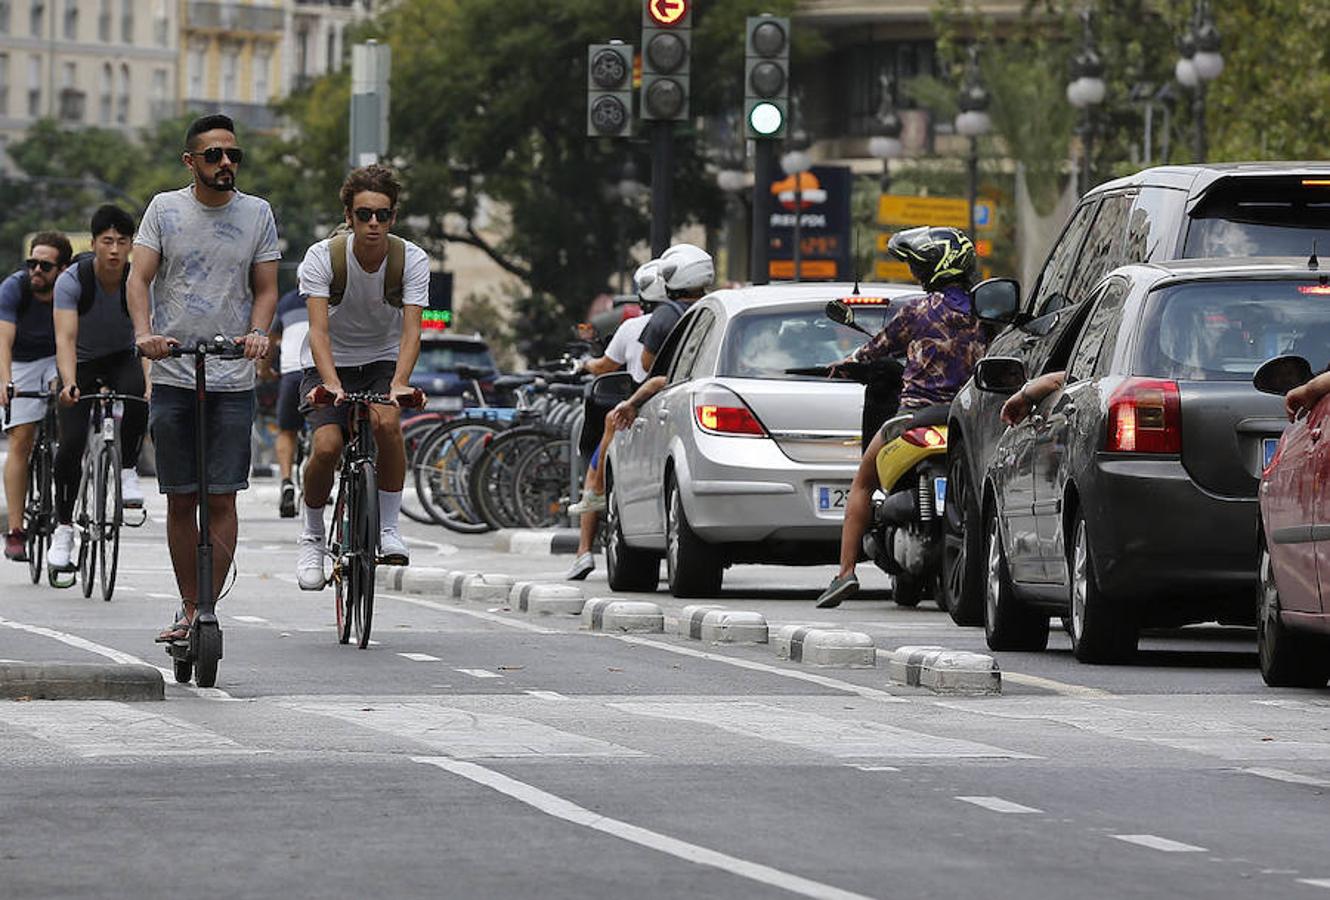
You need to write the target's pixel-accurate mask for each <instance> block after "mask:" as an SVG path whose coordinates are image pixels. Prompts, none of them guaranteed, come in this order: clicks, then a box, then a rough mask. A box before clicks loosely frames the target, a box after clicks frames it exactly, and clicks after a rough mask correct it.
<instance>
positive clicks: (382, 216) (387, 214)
mask: <svg viewBox="0 0 1330 900" xmlns="http://www.w3.org/2000/svg"><path fill="white" fill-rule="evenodd" d="M392 217H393V208H392V207H391V206H385V207H384V208H383V209H370V208H368V207H365V206H361V207H359V208H357V209H356V218H357V219H359V220H360V221H362V222H368V221H369V220H370V219H378V220H379V221H380V222H384V223H387V221H388V220H389V219H391V218H392Z"/></svg>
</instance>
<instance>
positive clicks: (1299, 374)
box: [1251, 356, 1312, 397]
mask: <svg viewBox="0 0 1330 900" xmlns="http://www.w3.org/2000/svg"><path fill="white" fill-rule="evenodd" d="M1311 380H1312V364H1311V363H1309V362H1307V360H1305V359H1303V358H1302V357H1301V356H1276V357H1275V358H1274V359H1267V360H1266V361H1265V362H1263V363H1261V367H1260V368H1259V369H1257V370H1256V373H1255V374H1254V375H1252V377H1251V383H1252V384H1253V385H1254V386H1255V388H1256V390H1258V391H1260V392H1261V393H1263V394H1276V395H1278V396H1280V397H1282V396H1284V395H1285V394H1287V393H1288V392H1289V391H1291V390H1293V389H1294V388H1295V387H1301V386H1302V385H1304V384H1306V383H1307V382H1309V381H1311Z"/></svg>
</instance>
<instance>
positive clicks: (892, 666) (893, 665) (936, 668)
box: [887, 647, 1002, 694]
mask: <svg viewBox="0 0 1330 900" xmlns="http://www.w3.org/2000/svg"><path fill="white" fill-rule="evenodd" d="M887 668H888V673H889V675H890V678H891V680H892V681H896V682H899V683H901V684H905V685H908V686H910V687H923V688H927V689H929V690H930V691H932V692H933V693H935V694H1000V693H1002V670H1001V669H1000V668H999V667H998V663H997V660H995V659H994V658H993V657H991V656H989V655H987V654H985V653H971V652H969V651H965V650H944V649H942V648H940V647H900V648H898V649H897V650H895V651H894V652H892V654H891V659H890V662H889V663H888V667H887Z"/></svg>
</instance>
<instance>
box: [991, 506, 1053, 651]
mask: <svg viewBox="0 0 1330 900" xmlns="http://www.w3.org/2000/svg"><path fill="white" fill-rule="evenodd" d="M983 547H984V560H985V567H984V568H985V572H984V576H985V577H984V637H985V639H986V640H987V641H988V649H990V650H1043V649H1045V648H1046V647H1047V646H1048V616H1047V615H1046V614H1044V613H1041V612H1040V611H1039V610H1037V609H1031V608H1030V607H1029V606H1026V605H1025V604H1024V603H1022V602H1021V601H1020V600H1019V599H1017V597H1016V590H1015V588H1014V587H1012V584H1011V573H1010V571H1008V569H1007V554H1006V553H1005V552H1003V549H1002V531H1001V528H1000V527H999V525H998V517H997V513H996V512H992V513H990V514H989V516H988V527H987V528H986V529H984V544H983Z"/></svg>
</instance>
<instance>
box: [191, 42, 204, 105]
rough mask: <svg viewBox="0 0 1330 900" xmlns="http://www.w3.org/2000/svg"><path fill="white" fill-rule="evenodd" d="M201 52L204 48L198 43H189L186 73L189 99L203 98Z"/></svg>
mask: <svg viewBox="0 0 1330 900" xmlns="http://www.w3.org/2000/svg"><path fill="white" fill-rule="evenodd" d="M203 52H204V48H203V47H202V46H200V45H199V44H191V45H190V48H189V60H188V73H189V98H190V99H191V100H201V99H203Z"/></svg>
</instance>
